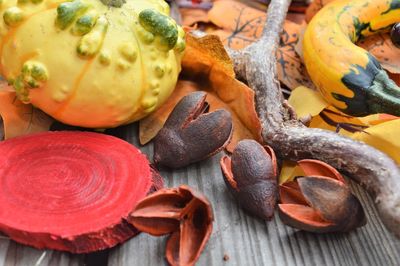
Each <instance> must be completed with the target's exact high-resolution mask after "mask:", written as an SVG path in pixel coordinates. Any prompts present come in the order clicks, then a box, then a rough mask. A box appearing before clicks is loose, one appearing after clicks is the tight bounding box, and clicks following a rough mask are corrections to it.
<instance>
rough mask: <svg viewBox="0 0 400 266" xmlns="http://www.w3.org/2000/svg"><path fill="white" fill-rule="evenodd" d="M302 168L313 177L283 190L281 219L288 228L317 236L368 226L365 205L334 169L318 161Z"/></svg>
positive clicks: (287, 183)
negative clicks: (363, 206) (316, 234)
mask: <svg viewBox="0 0 400 266" xmlns="http://www.w3.org/2000/svg"><path fill="white" fill-rule="evenodd" d="M298 164H299V166H300V168H301V169H302V170H303V171H304V172H305V174H306V175H311V176H305V177H298V178H297V179H296V180H295V181H289V182H286V183H284V184H282V185H281V186H280V188H279V192H280V197H281V204H279V216H280V218H281V220H282V222H283V223H284V224H286V225H289V226H291V227H294V228H297V229H301V230H304V231H308V232H314V233H327V232H347V231H350V230H353V229H355V228H357V227H361V226H363V225H365V224H366V218H365V214H364V210H363V208H362V206H361V203H360V202H359V200H358V199H357V198H356V197H355V196H354V195H353V194H352V193H351V191H350V188H349V186H348V185H347V184H346V182H345V180H344V178H343V177H342V176H341V175H340V174H339V173H338V172H337V171H336V170H335V169H334V168H332V167H331V166H329V165H327V164H326V163H323V162H320V161H317V160H303V161H300V162H299V163H298ZM321 173H322V174H325V176H321V175H319V174H321Z"/></svg>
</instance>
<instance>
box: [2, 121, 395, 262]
mask: <svg viewBox="0 0 400 266" xmlns="http://www.w3.org/2000/svg"><path fill="white" fill-rule="evenodd" d="M108 133H110V134H112V135H115V136H118V137H120V138H123V139H125V140H128V141H129V142H131V143H133V144H135V145H137V146H138V138H137V125H136V124H134V125H129V126H125V127H121V128H118V129H114V130H109V131H108ZM141 149H142V151H143V152H144V153H145V154H147V155H148V156H149V158H152V146H151V145H147V146H145V147H142V148H141ZM221 156H222V154H218V155H216V156H215V157H213V158H211V159H209V160H206V161H203V162H201V163H199V164H194V165H192V166H190V167H187V168H184V169H179V170H175V171H170V170H166V169H163V170H162V171H161V174H162V175H163V177H164V178H165V183H166V186H168V187H175V186H178V185H180V184H189V185H190V186H192V187H195V188H197V189H199V190H200V191H202V192H203V193H204V194H205V195H206V196H207V197H208V198H209V199H210V201H211V203H212V205H213V209H214V214H215V222H214V231H213V233H212V236H211V239H210V241H209V243H208V245H207V247H206V249H205V250H204V252H203V254H202V255H201V257H200V260H199V262H198V264H197V265H206V266H213V265H316V266H317V265H318V266H319V265H340V266H342V265H344V266H346V265H385V266H390V265H400V241H399V240H397V239H395V238H394V237H393V236H391V235H390V234H389V233H388V231H387V230H386V228H385V227H384V226H383V224H382V223H381V222H380V220H379V218H378V213H377V211H376V209H375V207H374V205H373V202H372V200H371V198H370V197H369V196H368V195H367V194H366V193H365V192H364V190H363V189H361V188H360V187H359V186H358V185H355V184H352V189H353V191H354V192H355V194H356V195H357V196H358V197H359V199H360V200H361V202H362V203H363V206H364V208H365V211H366V214H367V217H368V224H367V225H366V226H365V227H363V228H361V229H359V230H356V231H354V232H351V233H349V234H324V235H316V234H310V233H305V232H299V231H296V230H293V229H291V228H289V227H287V226H285V225H283V224H282V223H281V222H280V220H279V217H277V216H276V217H275V219H273V220H272V221H271V222H269V223H265V222H263V221H261V220H258V219H255V218H253V217H251V216H249V215H247V214H246V213H244V212H243V211H242V210H241V209H240V208H239V207H238V205H237V203H236V202H235V199H234V198H233V197H232V196H231V195H230V194H229V193H228V190H227V188H226V187H225V184H224V181H223V179H222V175H221V170H220V168H219V159H220V158H221ZM165 242H166V238H165V237H164V238H156V237H152V236H149V235H146V234H140V235H139V236H137V237H135V238H133V239H131V240H129V241H128V242H126V243H125V244H122V245H119V246H117V247H115V248H113V249H111V250H109V257H108V265H109V266H114V265H115V266H136V265H138V266H142V265H166V262H165V259H164V249H165ZM44 252H45V253H44ZM43 254H44V255H43ZM225 255H227V256H228V257H229V259H228V260H227V261H224V259H223V258H224V256H225ZM42 256H43V258H42V259H41V260H40V258H41V257H42ZM88 257H91V259H90V260H88V259H87V258H88ZM96 258H98V260H96ZM106 259H107V256H106V253H104V252H103V253H101V254H91V255H90V256H84V255H71V254H68V253H64V252H57V251H51V250H46V251H42V250H36V249H33V248H30V247H26V246H23V245H19V244H17V243H15V242H13V241H10V240H8V239H7V238H6V237H2V236H0V266H25V265H32V266H35V264H36V263H37V262H40V263H38V264H37V265H40V266H58V265H60V266H75V265H76V266H78V265H96V266H98V265H100V264H101V265H106V261H105V260H106Z"/></svg>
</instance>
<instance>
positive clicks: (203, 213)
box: [128, 185, 214, 265]
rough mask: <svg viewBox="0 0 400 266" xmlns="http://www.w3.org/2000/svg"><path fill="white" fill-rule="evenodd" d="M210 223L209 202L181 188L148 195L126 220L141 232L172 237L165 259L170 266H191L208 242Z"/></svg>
mask: <svg viewBox="0 0 400 266" xmlns="http://www.w3.org/2000/svg"><path fill="white" fill-rule="evenodd" d="M213 220H214V217H213V212H212V208H211V205H210V202H209V201H208V200H207V199H206V198H205V196H204V195H202V194H200V193H199V192H197V191H194V190H193V189H191V188H190V187H188V186H184V185H182V186H180V187H178V188H167V189H162V190H159V191H157V192H155V193H153V194H151V195H149V196H148V197H146V198H145V199H143V200H142V201H140V202H139V203H138V205H137V206H136V208H135V210H134V211H133V212H132V213H131V214H130V217H129V218H128V221H129V222H130V223H132V224H133V225H134V226H135V227H136V228H137V229H139V230H140V231H143V232H146V233H149V234H151V235H154V236H161V235H165V234H171V235H170V237H169V239H168V241H167V245H166V255H165V256H166V258H167V261H168V262H169V264H171V265H194V263H195V262H196V261H197V260H198V258H199V256H200V253H201V252H202V250H203V249H204V247H205V245H206V243H207V241H208V239H209V238H210V235H211V232H212V222H213Z"/></svg>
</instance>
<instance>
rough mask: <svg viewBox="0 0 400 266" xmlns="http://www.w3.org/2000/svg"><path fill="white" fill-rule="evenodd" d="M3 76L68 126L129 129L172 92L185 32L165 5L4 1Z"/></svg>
mask: <svg viewBox="0 0 400 266" xmlns="http://www.w3.org/2000/svg"><path fill="white" fill-rule="evenodd" d="M0 10H1V16H2V18H3V21H2V23H1V26H0V27H1V28H0V34H1V43H0V57H1V60H0V72H1V75H2V76H3V77H4V78H6V79H7V81H8V82H9V83H10V84H12V85H13V86H14V88H15V90H16V93H17V96H18V97H19V99H21V100H22V101H23V102H25V103H32V104H33V105H34V106H36V107H38V108H40V109H42V110H43V111H44V112H46V113H48V114H49V115H51V116H53V117H54V118H55V119H57V120H59V121H61V122H64V123H66V124H71V125H76V126H83V127H92V128H104V127H115V126H118V125H121V124H126V123H130V122H132V121H136V120H139V119H141V118H142V117H144V116H146V115H147V114H149V113H150V112H152V111H154V110H155V109H156V108H157V107H158V106H160V105H161V104H162V103H163V102H164V101H165V100H166V99H167V98H168V96H169V95H170V94H171V92H172V91H173V89H174V87H175V84H176V81H177V77H178V74H179V72H180V69H181V67H180V62H181V57H182V54H183V51H184V49H185V41H184V31H183V30H182V28H181V27H179V26H178V25H177V24H176V23H175V21H173V20H172V19H171V18H170V17H169V16H168V14H169V6H168V4H167V3H165V2H164V1H163V0H126V1H124V0H101V1H100V0H70V1H65V0H3V2H2V3H1V9H0Z"/></svg>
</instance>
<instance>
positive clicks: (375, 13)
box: [303, 0, 400, 116]
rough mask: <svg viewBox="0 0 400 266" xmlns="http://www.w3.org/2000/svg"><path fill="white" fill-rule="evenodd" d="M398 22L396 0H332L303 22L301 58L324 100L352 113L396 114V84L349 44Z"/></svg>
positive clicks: (399, 99) (399, 1)
mask: <svg viewBox="0 0 400 266" xmlns="http://www.w3.org/2000/svg"><path fill="white" fill-rule="evenodd" d="M396 22H400V0H337V1H333V2H331V3H329V4H328V5H326V6H325V7H324V8H323V9H321V10H320V11H319V12H318V13H317V14H316V16H315V17H314V18H313V19H312V20H311V22H310V24H309V25H308V26H307V29H306V32H305V35H304V40H303V52H304V61H305V65H306V67H307V70H308V73H309V74H310V76H311V79H312V80H313V82H314V83H315V85H316V86H317V87H318V89H319V90H320V91H321V93H322V94H323V96H324V97H325V99H326V100H327V101H328V102H329V103H331V104H333V105H334V106H336V107H337V108H339V109H341V110H342V111H344V112H346V113H348V114H351V115H356V116H361V115H367V114H371V113H389V114H394V115H400V88H399V87H397V85H396V84H395V83H394V82H393V81H392V80H391V79H390V78H389V77H388V75H387V73H386V72H385V71H384V70H383V69H382V67H381V66H380V64H379V62H378V61H377V60H376V59H375V58H374V57H373V56H372V55H371V54H370V53H368V52H367V51H365V50H364V49H362V48H361V47H358V46H357V45H355V44H354V43H355V42H357V40H359V38H361V37H365V36H368V35H371V34H374V33H376V32H378V31H383V30H387V29H390V27H391V25H392V24H394V23H396Z"/></svg>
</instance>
